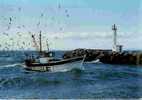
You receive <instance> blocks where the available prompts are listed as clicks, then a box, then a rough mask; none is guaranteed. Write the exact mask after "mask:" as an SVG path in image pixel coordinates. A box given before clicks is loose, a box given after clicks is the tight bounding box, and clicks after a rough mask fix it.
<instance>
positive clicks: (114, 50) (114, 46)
mask: <svg viewBox="0 0 142 100" xmlns="http://www.w3.org/2000/svg"><path fill="white" fill-rule="evenodd" d="M112 30H113V48H112V51H113V52H121V51H122V45H118V44H117V27H116V25H115V24H114V25H113V26H112Z"/></svg>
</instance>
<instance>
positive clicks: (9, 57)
mask: <svg viewBox="0 0 142 100" xmlns="http://www.w3.org/2000/svg"><path fill="white" fill-rule="evenodd" d="M25 54H33V55H36V53H35V52H31V51H30V52H28V51H27V52H19V51H17V52H16V51H15V52H13V51H11V52H0V98H12V99H15V98H19V99H20V98H24V99H26V98H30V99H46V98H53V99H56V98H59V99H73V98H75V99H79V98H81V99H87V98H141V97H142V66H134V65H110V64H102V63H84V64H83V66H84V70H82V71H81V70H71V71H67V72H56V73H51V72H33V71H26V70H24V68H23V63H24V59H25V57H26V56H25ZM55 54H56V57H57V58H61V56H62V54H63V52H62V51H56V53H55Z"/></svg>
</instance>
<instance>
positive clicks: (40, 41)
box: [39, 31, 42, 53]
mask: <svg viewBox="0 0 142 100" xmlns="http://www.w3.org/2000/svg"><path fill="white" fill-rule="evenodd" d="M39 46H40V48H39V50H40V53H41V52H42V40H41V31H40V34H39Z"/></svg>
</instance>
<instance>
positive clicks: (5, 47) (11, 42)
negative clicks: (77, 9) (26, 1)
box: [0, 4, 70, 51]
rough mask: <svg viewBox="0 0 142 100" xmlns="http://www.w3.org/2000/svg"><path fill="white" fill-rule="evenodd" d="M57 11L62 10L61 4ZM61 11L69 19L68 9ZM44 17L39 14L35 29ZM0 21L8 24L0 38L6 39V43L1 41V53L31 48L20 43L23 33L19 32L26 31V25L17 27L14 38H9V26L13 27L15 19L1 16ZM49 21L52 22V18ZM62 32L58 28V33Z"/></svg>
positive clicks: (27, 44)
mask: <svg viewBox="0 0 142 100" xmlns="http://www.w3.org/2000/svg"><path fill="white" fill-rule="evenodd" d="M17 9H18V11H19V12H21V11H22V8H21V7H19V8H17ZM57 9H62V6H61V4H58V6H57ZM63 10H64V13H65V17H67V18H69V17H70V14H69V11H68V9H66V8H64V9H63ZM53 13H54V12H53ZM44 16H45V14H44V13H41V14H40V18H39V19H38V20H39V21H38V22H37V23H36V26H37V27H39V26H40V25H41V24H42V23H41V21H40V19H41V18H43V17H44ZM54 18H55V17H54ZM1 20H6V22H8V23H7V26H6V27H7V28H6V30H5V32H2V33H1V37H0V38H2V39H3V36H4V37H7V38H8V41H7V40H4V41H3V42H4V43H3V42H2V43H0V48H1V50H2V51H12V50H15V47H17V49H18V50H25V47H27V46H32V43H27V41H22V36H23V33H22V32H20V30H21V31H22V29H24V30H26V25H18V26H17V27H16V28H17V29H18V30H19V31H17V32H16V37H11V36H10V35H12V33H11V34H10V32H9V31H10V29H12V27H11V26H13V25H14V20H16V17H15V16H10V17H4V16H3V17H2V16H1ZM51 20H53V18H52V19H51ZM1 25H3V23H1ZM62 30H63V27H59V31H62ZM28 35H29V36H30V37H31V36H32V35H33V34H32V32H30V31H29V32H28ZM16 38H18V39H20V41H17V42H16V41H15V39H16ZM29 49H31V48H27V50H29Z"/></svg>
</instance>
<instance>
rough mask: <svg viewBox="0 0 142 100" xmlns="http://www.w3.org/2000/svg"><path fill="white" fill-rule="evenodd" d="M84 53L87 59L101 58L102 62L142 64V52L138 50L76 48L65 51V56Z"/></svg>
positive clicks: (69, 56) (76, 55)
mask: <svg viewBox="0 0 142 100" xmlns="http://www.w3.org/2000/svg"><path fill="white" fill-rule="evenodd" d="M83 55H86V58H85V61H94V60H97V59H99V61H100V62H102V63H108V64H130V65H142V52H138V51H123V52H114V51H112V50H101V49H75V50H72V51H67V52H65V53H64V55H63V58H64V59H67V58H72V57H78V56H83Z"/></svg>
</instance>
